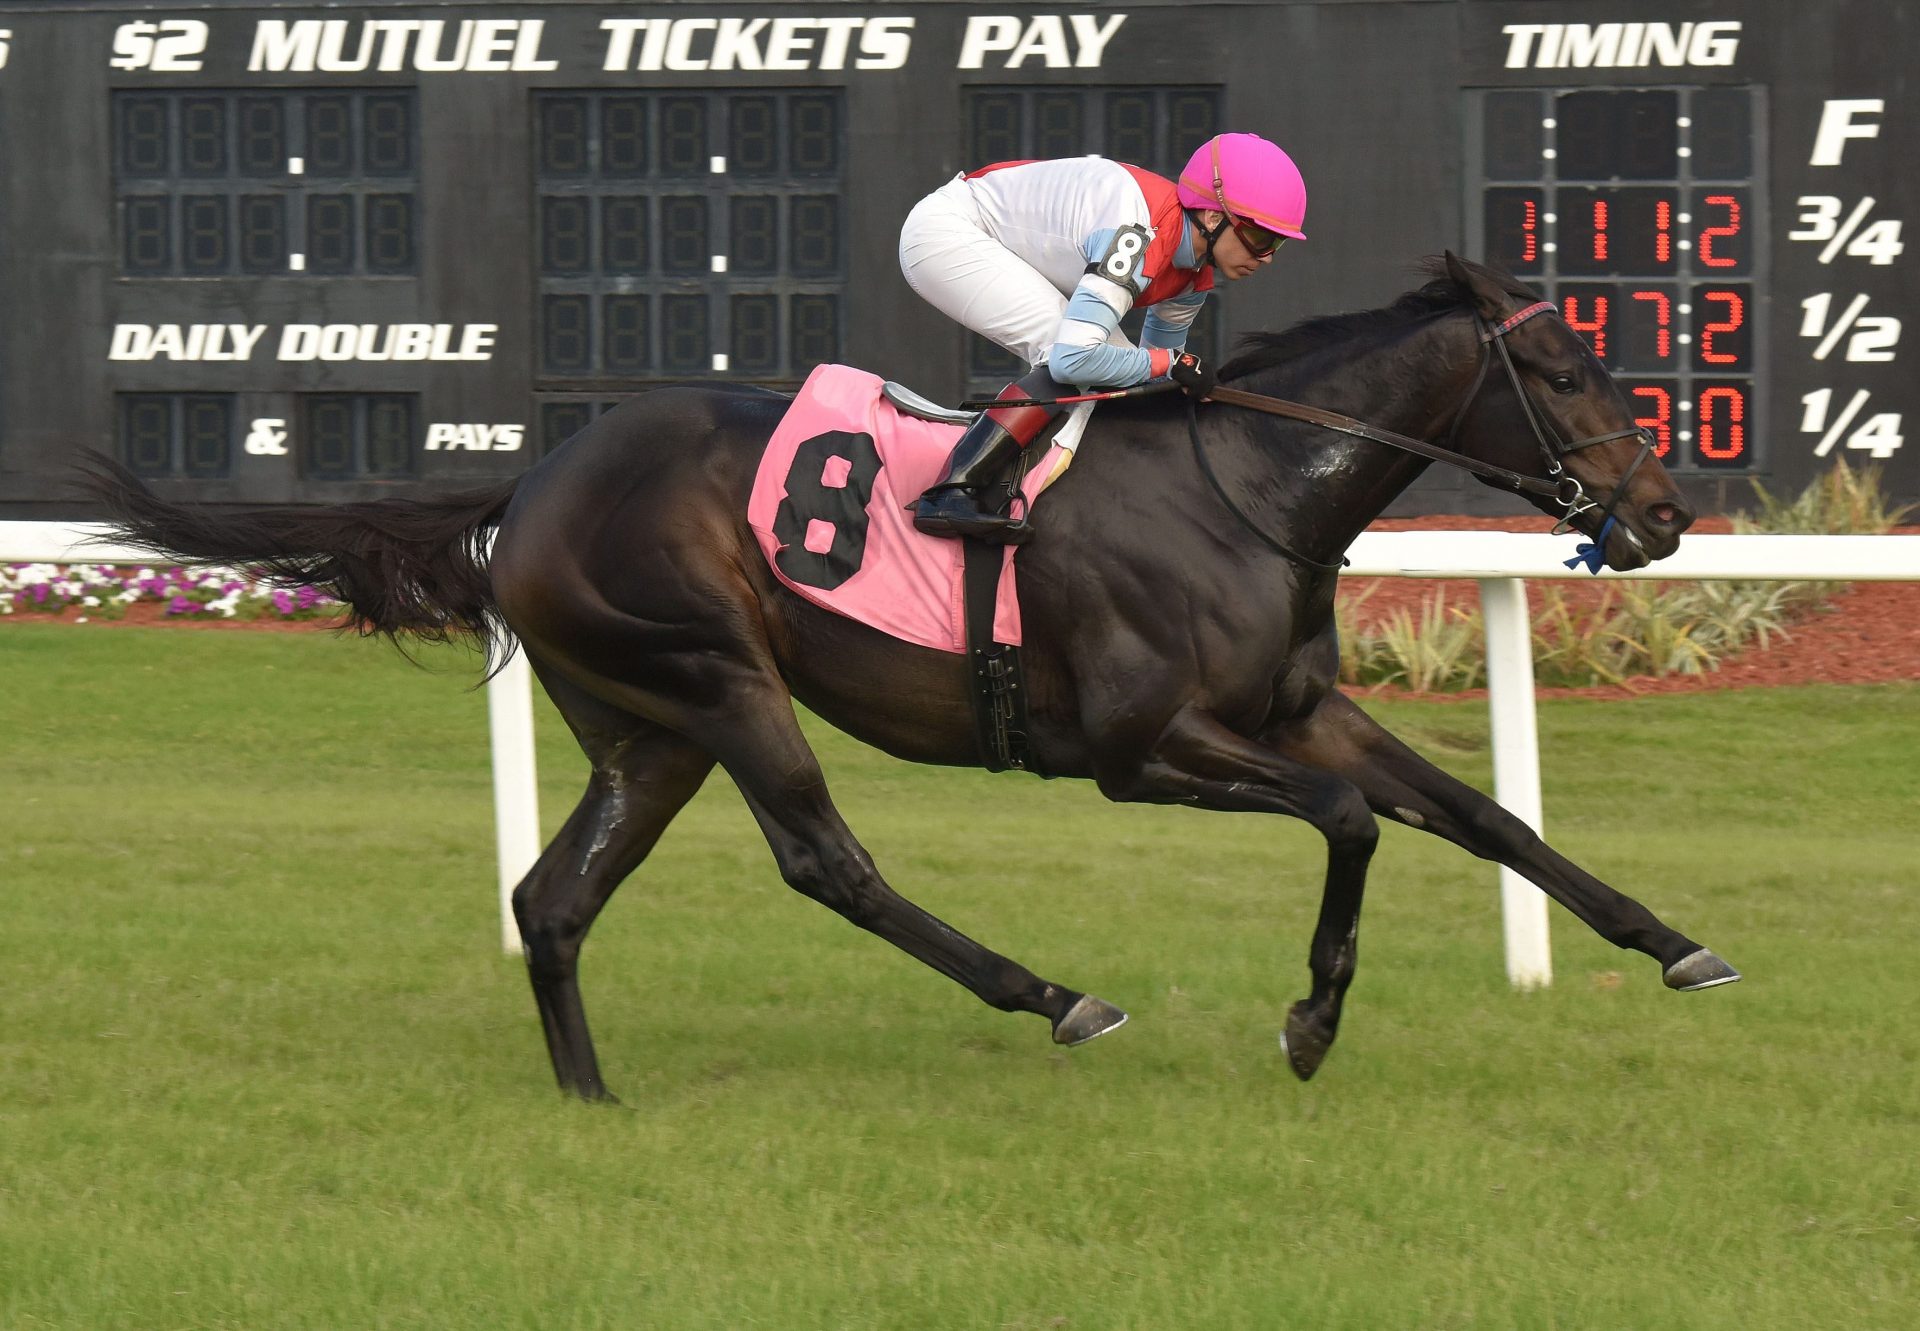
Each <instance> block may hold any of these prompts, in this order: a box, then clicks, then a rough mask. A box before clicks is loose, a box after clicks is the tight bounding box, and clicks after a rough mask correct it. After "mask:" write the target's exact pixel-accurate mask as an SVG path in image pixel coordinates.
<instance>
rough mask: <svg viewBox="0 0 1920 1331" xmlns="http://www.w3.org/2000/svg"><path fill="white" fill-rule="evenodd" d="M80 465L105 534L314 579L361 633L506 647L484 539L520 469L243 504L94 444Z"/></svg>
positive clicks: (494, 649) (280, 575) (277, 577)
mask: <svg viewBox="0 0 1920 1331" xmlns="http://www.w3.org/2000/svg"><path fill="white" fill-rule="evenodd" d="M78 470H79V473H80V474H79V476H78V477H77V478H76V484H77V485H78V487H79V488H80V490H81V491H82V492H83V493H84V494H86V495H87V496H88V497H90V498H92V499H94V500H96V501H98V502H99V503H100V504H101V505H102V506H103V507H104V508H105V510H106V512H107V515H108V516H107V523H108V528H109V539H118V540H121V541H124V542H126V543H128V544H131V545H142V546H146V547H148V548H150V549H153V550H156V551H160V552H162V553H165V554H169V555H173V556H175V557H176V558H182V559H219V560H230V561H232V562H234V563H240V564H247V565H252V566H256V567H259V568H262V569H264V570H265V571H266V573H267V575H268V576H269V577H270V578H271V579H272V580H273V581H275V582H279V583H284V584H286V585H289V586H300V585H309V586H313V587H317V588H319V589H320V590H322V591H325V592H327V593H328V594H329V595H331V596H333V597H334V598H335V599H336V600H339V601H343V602H345V603H346V605H347V608H348V614H349V623H348V626H347V627H349V628H351V629H353V630H354V631H355V632H357V633H359V634H360V635H361V636H362V637H371V636H373V635H375V634H380V635H383V636H385V637H387V638H389V639H392V640H393V641H394V642H395V643H396V644H397V643H398V641H399V637H400V635H401V634H403V633H405V634H411V635H412V636H414V637H416V638H419V639H422V640H423V641H426V642H452V641H456V640H465V641H469V642H472V643H474V644H476V645H477V646H479V647H480V648H481V649H482V650H483V651H484V652H485V653H486V654H487V660H488V664H489V666H490V667H493V666H495V665H496V664H497V663H498V662H499V661H500V660H501V659H502V658H503V653H502V652H501V650H500V649H501V647H502V646H503V645H504V644H503V636H504V630H503V629H502V627H501V625H500V622H499V619H498V617H497V616H496V614H495V613H494V612H495V611H496V610H497V606H496V604H495V601H494V596H493V587H492V582H491V579H490V578H489V577H488V574H487V545H488V532H489V530H490V529H491V528H492V527H494V526H496V525H497V524H498V523H499V521H500V516H501V514H502V513H503V512H504V511H505V509H506V507H507V501H508V500H509V499H511V498H512V497H513V492H514V490H515V488H516V487H518V485H519V484H520V478H519V477H517V476H516V477H514V478H513V479H512V480H509V481H501V482H498V483H496V484H494V485H492V486H490V487H487V488H485V489H477V490H461V491H457V492H453V493H449V494H443V495H432V496H427V497H423V498H418V499H398V498H396V499H371V500H365V501H361V502H358V503H348V504H280V505H275V506H272V507H262V508H236V507H228V506H225V505H219V506H215V505H211V504H176V503H170V502H168V501H167V500H165V499H162V498H160V496H158V495H156V494H154V493H153V491H152V490H150V489H148V488H147V487H146V485H145V484H144V483H143V482H142V481H141V480H140V478H139V477H138V476H136V475H134V473H133V472H131V471H129V470H127V468H125V467H123V466H121V465H120V464H119V463H118V462H115V461H114V460H113V459H111V458H108V457H106V456H104V455H102V454H98V453H95V454H92V455H90V456H88V457H87V458H85V459H84V460H83V461H82V462H80V464H79V466H78Z"/></svg>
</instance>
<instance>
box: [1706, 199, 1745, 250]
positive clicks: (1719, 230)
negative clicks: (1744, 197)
mask: <svg viewBox="0 0 1920 1331" xmlns="http://www.w3.org/2000/svg"><path fill="white" fill-rule="evenodd" d="M1706 203H1707V206H1708V207H1711V208H1725V209H1726V210H1727V224H1726V225H1725V226H1710V227H1708V228H1707V229H1706V230H1705V231H1702V232H1701V233H1700V262H1701V263H1703V264H1705V265H1706V266H1707V267H1709V268H1732V267H1734V266H1736V265H1737V264H1738V263H1739V262H1740V261H1739V260H1738V259H1729V258H1726V257H1724V256H1718V255H1715V254H1714V252H1713V238H1714V237H1715V236H1725V237H1727V239H1729V240H1731V239H1733V238H1734V237H1735V236H1737V235H1739V234H1740V200H1738V199H1736V198H1735V197H1734V196H1733V195H1731V194H1709V195H1707V197H1706Z"/></svg>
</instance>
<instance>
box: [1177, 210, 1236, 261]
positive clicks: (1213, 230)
mask: <svg viewBox="0 0 1920 1331" xmlns="http://www.w3.org/2000/svg"><path fill="white" fill-rule="evenodd" d="M1187 212H1188V215H1189V216H1191V215H1192V213H1193V209H1191V208H1189V209H1188V210H1187ZM1232 225H1233V217H1232V215H1231V214H1230V213H1227V212H1225V211H1222V212H1221V214H1220V221H1219V222H1218V223H1217V224H1216V225H1214V226H1211V227H1209V226H1206V225H1205V224H1203V223H1202V222H1201V221H1200V219H1199V218H1198V217H1194V218H1193V228H1194V230H1196V231H1198V232H1199V233H1200V238H1201V239H1202V240H1204V241H1206V243H1207V244H1206V249H1205V251H1204V252H1202V253H1201V254H1200V255H1199V260H1200V266H1201V267H1202V268H1204V267H1206V266H1207V265H1208V264H1213V265H1214V266H1216V267H1218V266H1219V262H1220V261H1219V260H1218V259H1217V258H1215V257H1214V253H1213V246H1214V242H1216V241H1218V240H1219V239H1220V237H1221V236H1223V235H1225V234H1226V230H1227V228H1228V227H1230V226H1232Z"/></svg>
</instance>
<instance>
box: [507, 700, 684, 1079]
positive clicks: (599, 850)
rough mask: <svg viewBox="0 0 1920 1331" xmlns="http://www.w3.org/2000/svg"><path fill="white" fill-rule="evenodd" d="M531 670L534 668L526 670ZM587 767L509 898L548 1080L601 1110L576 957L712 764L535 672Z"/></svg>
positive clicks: (669, 735)
mask: <svg viewBox="0 0 1920 1331" xmlns="http://www.w3.org/2000/svg"><path fill="white" fill-rule="evenodd" d="M536 669H537V667H536ZM541 682H542V683H543V684H544V685H545V686H546V688H547V691H548V693H549V694H550V695H552V697H553V698H554V701H555V702H556V703H557V704H558V705H559V707H560V709H561V713H562V715H563V716H565V717H566V719H567V723H568V725H569V726H571V727H572V728H573V732H574V735H575V737H576V738H577V739H578V740H579V741H580V746H581V748H582V749H584V750H585V751H586V753H587V756H588V758H589V759H590V760H591V761H592V763H593V774H592V776H591V777H590V778H589V779H588V782H587V790H586V794H585V795H584V796H582V797H581V800H580V803H579V805H578V806H577V807H575V809H574V811H573V813H572V814H571V815H569V816H568V818H567V821H566V825H565V826H564V827H562V828H561V829H560V834H559V835H558V836H556V837H555V838H554V839H553V841H552V843H551V844H550V845H548V846H547V848H546V850H545V851H544V852H542V854H541V856H540V858H539V860H538V861H537V862H536V863H535V864H534V866H533V868H532V869H531V870H530V871H529V872H528V874H527V876H526V878H525V879H523V880H522V881H521V883H520V885H519V886H518V887H517V888H515V889H514V893H513V913H514V918H515V919H516V920H517V921H518V922H519V925H520V939H521V944H522V946H523V948H524V949H525V953H526V961H527V977H528V979H529V980H530V981H531V982H532V985H533V997H534V1002H535V1003H536V1004H537V1005H538V1007H539V1010H540V1024H541V1027H542V1029H543V1030H544V1032H545V1034H546V1040H547V1052H548V1054H549V1055H550V1056H551V1058H552V1060H553V1073H554V1077H555V1078H556V1079H557V1080H558V1082H559V1084H560V1087H561V1089H562V1090H566V1091H570V1092H572V1093H573V1094H575V1095H577V1096H579V1097H580V1098H581V1099H583V1100H606V1101H611V1100H613V1099H614V1097H613V1096H612V1095H611V1094H609V1093H608V1091H607V1088H606V1085H605V1083H604V1082H602V1080H601V1078H600V1065H599V1061H598V1060H597V1059H596V1058H595V1056H594V1051H593V1038H592V1036H591V1035H590V1034H589V1032H588V1030H587V1017H586V1010H585V1008H584V1006H583V1005H582V1003H581V1000H580V984H579V961H580V948H581V945H582V943H583V942H584V941H585V939H586V935H587V930H588V929H590V928H591V927H592V926H593V922H594V920H595V918H596V917H597V916H598V915H599V914H600V909H601V907H603V906H604V905H606V903H607V899H608V898H609V897H611V896H612V895H613V893H614V889H616V888H617V887H619V886H620V884H621V882H622V881H623V880H624V879H625V878H626V877H627V875H629V874H631V873H632V872H633V871H634V870H635V869H636V868H638V867H639V866H640V863H641V861H643V860H644V859H645V858H646V857H647V854H648V853H649V852H650V851H651V850H652V849H653V847H654V845H655V844H656V843H657V842H658V841H659V839H660V835H661V833H663V832H665V831H666V828H667V824H668V823H670V822H671V821H672V820H673V818H674V815H676V814H677V813H679V812H680V810H681V809H682V808H684V807H685V806H686V803H687V801H688V800H690V799H692V798H693V795H694V792H696V791H697V790H699V788H700V785H701V783H702V782H703V781H704V780H705V779H706V776H707V773H708V772H709V771H711V770H712V769H713V761H714V760H713V757H712V755H711V754H709V753H707V752H706V751H705V750H703V749H701V748H700V747H699V746H698V745H696V744H693V743H691V742H690V741H688V740H686V739H683V738H682V737H680V736H678V735H676V734H674V733H673V732H672V731H669V730H667V729H665V728H663V727H661V726H658V725H656V724H654V723H652V722H650V721H645V720H642V719H640V718H639V717H635V716H632V715H630V714H627V713H625V712H621V711H618V710H616V709H614V708H612V707H609V706H607V705H606V704H604V703H600V702H598V701H596V700H594V699H592V698H589V697H587V696H586V695H584V694H582V693H580V692H579V691H578V690H576V689H573V688H571V687H570V686H567V685H566V684H564V683H563V682H561V681H558V680H556V679H553V678H551V677H550V675H549V674H547V673H546V672H542V673H541Z"/></svg>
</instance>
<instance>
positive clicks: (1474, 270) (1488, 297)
mask: <svg viewBox="0 0 1920 1331" xmlns="http://www.w3.org/2000/svg"><path fill="white" fill-rule="evenodd" d="M1446 255H1447V276H1448V277H1450V278H1452V279H1453V281H1454V284H1455V285H1456V286H1458V287H1459V288H1460V289H1461V290H1462V291H1464V292H1466V293H1467V294H1468V295H1469V296H1471V297H1472V298H1473V307H1474V308H1475V309H1476V310H1478V311H1479V312H1480V317H1481V318H1482V319H1485V320H1486V321H1487V322H1488V323H1499V322H1500V321H1501V320H1502V319H1504V318H1506V317H1507V307H1508V306H1509V305H1510V304H1511V303H1512V301H1513V297H1511V296H1510V295H1508V294H1507V291H1506V288H1505V287H1503V286H1502V285H1501V284H1500V282H1499V281H1498V280H1497V279H1496V278H1495V277H1494V275H1493V274H1492V273H1490V272H1488V271H1487V270H1486V269H1484V268H1482V267H1481V266H1480V265H1479V264H1477V263H1472V262H1470V261H1468V260H1466V259H1462V258H1461V257H1460V256H1459V255H1457V254H1455V253H1454V252H1453V251H1452V250H1448V251H1447V252H1446Z"/></svg>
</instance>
